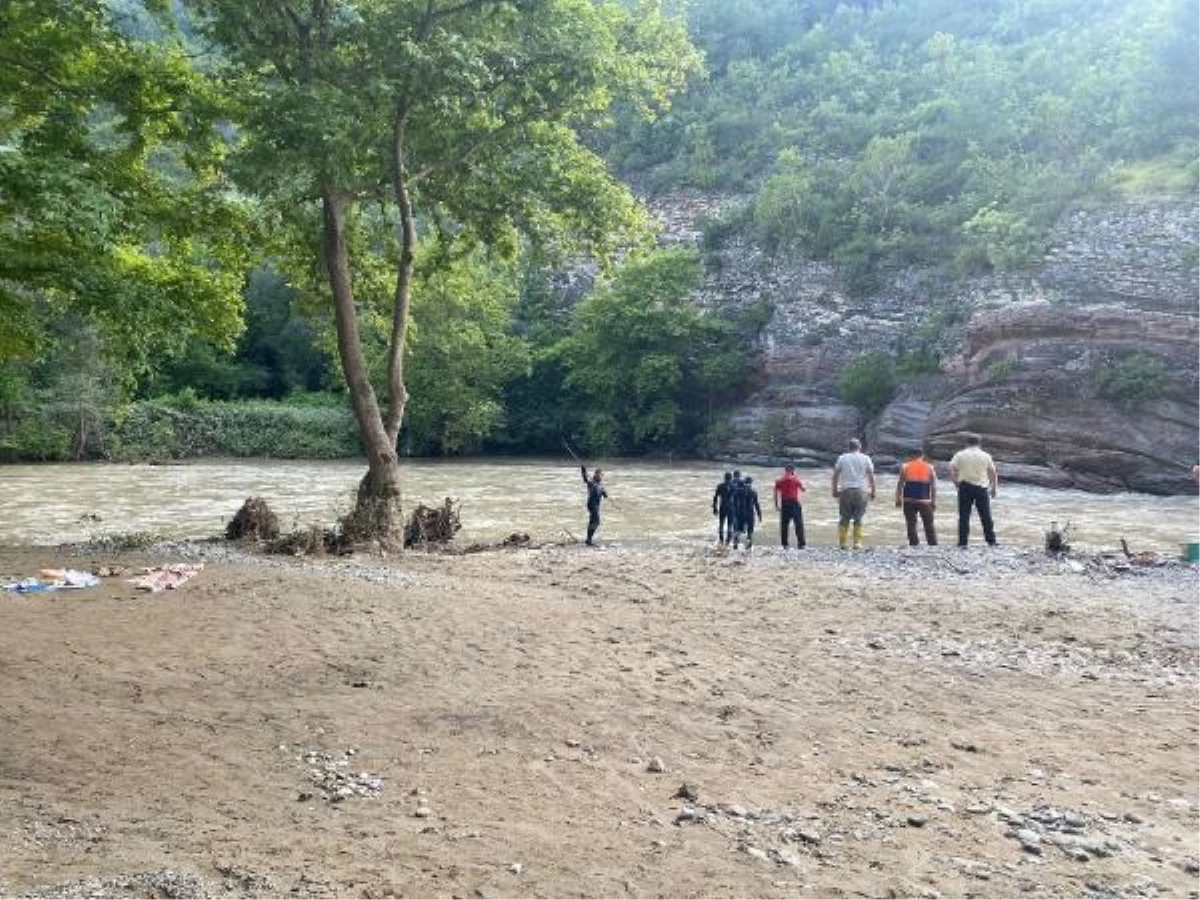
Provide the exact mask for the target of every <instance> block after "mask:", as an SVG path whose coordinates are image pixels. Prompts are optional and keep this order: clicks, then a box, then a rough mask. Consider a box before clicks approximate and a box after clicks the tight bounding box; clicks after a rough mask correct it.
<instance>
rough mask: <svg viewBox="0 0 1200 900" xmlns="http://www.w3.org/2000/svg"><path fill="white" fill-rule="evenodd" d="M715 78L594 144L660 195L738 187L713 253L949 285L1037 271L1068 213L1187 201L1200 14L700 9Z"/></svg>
mask: <svg viewBox="0 0 1200 900" xmlns="http://www.w3.org/2000/svg"><path fill="white" fill-rule="evenodd" d="M689 19H690V27H691V33H692V35H693V38H694V40H695V41H696V42H697V43H698V44H699V46H700V47H701V48H702V49H703V50H704V51H705V55H706V59H707V60H708V65H709V73H710V74H709V78H708V80H707V81H706V82H704V83H702V84H699V85H697V86H696V87H695V88H694V89H693V90H692V91H691V92H690V93H689V94H688V95H687V97H685V98H684V99H683V100H682V101H680V102H677V103H676V104H675V105H674V107H673V109H672V111H671V113H670V114H669V115H668V116H666V117H664V118H663V119H662V120H660V121H658V122H654V123H641V122H638V121H637V120H635V119H630V120H629V121H627V122H623V123H622V127H620V128H618V129H615V130H614V131H613V132H612V133H611V134H610V135H609V136H608V144H607V151H608V154H609V157H610V159H612V160H613V162H614V164H615V165H617V166H618V168H619V170H620V171H621V172H622V173H623V174H625V175H626V177H629V178H631V179H633V180H634V181H635V183H637V184H638V185H640V186H642V187H643V188H644V189H645V190H647V191H649V192H651V193H655V192H661V191H669V190H678V189H680V188H692V189H695V190H699V191H704V192H720V193H734V194H739V195H744V196H745V198H746V202H745V203H744V205H741V206H738V207H736V208H735V210H734V211H733V213H732V214H730V215H729V216H728V217H727V220H726V221H723V222H720V223H714V227H713V228H711V229H710V234H709V237H710V240H713V241H720V240H721V239H722V237H723V236H724V235H727V234H728V233H729V232H730V230H738V231H743V232H748V233H750V234H751V235H752V236H753V237H754V238H755V239H756V240H757V241H758V242H759V243H760V244H761V245H762V246H763V247H764V248H765V249H767V250H768V251H771V252H775V253H782V254H788V253H800V254H806V255H811V256H816V257H820V258H826V259H829V260H832V261H834V262H836V263H837V265H838V266H839V269H840V271H841V273H842V275H843V277H844V279H845V281H846V283H847V285H848V286H849V287H850V288H851V289H859V290H860V291H861V290H867V289H869V288H871V287H873V286H875V285H877V283H878V276H879V273H880V270H881V266H886V265H888V264H897V263H900V264H903V263H920V264H922V265H934V266H944V267H947V268H952V269H953V271H955V272H957V273H960V274H975V273H979V272H985V271H992V270H997V269H1000V270H1005V269H1016V268H1021V267H1023V266H1027V265H1028V264H1030V263H1031V262H1034V261H1036V260H1038V259H1040V257H1041V255H1042V253H1043V251H1044V248H1045V237H1046V232H1047V230H1048V229H1049V227H1050V226H1052V225H1053V224H1054V222H1055V221H1056V220H1057V219H1058V217H1059V215H1060V214H1061V213H1062V211H1063V209H1064V208H1065V207H1066V206H1067V205H1068V204H1071V203H1074V202H1077V201H1080V200H1089V199H1093V200H1094V199H1102V198H1104V197H1106V196H1111V195H1112V194H1114V193H1117V192H1134V193H1140V194H1145V193H1151V194H1161V193H1167V194H1175V195H1185V196H1187V195H1194V194H1195V192H1196V187H1197V129H1198V128H1200V124H1198V120H1197V109H1198V106H1200V98H1198V93H1197V74H1196V73H1197V69H1198V67H1200V59H1198V54H1197V47H1198V40H1197V5H1196V4H1195V3H1191V2H1186V0H1147V2H1125V0H1035V2H1027V0H972V2H956V0H897V2H888V3H878V2H871V0H867V2H861V3H846V2H841V0H828V2H822V0H758V2H748V0H743V2H724V0H697V2H695V3H693V4H691V6H690V7H689Z"/></svg>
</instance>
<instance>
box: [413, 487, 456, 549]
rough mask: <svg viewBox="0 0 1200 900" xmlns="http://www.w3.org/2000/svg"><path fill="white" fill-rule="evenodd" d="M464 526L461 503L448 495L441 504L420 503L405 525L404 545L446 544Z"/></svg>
mask: <svg viewBox="0 0 1200 900" xmlns="http://www.w3.org/2000/svg"><path fill="white" fill-rule="evenodd" d="M460 528H462V521H461V519H460V518H459V504H458V503H457V502H456V501H455V500H453V499H451V498H450V497H447V498H446V500H445V502H443V503H442V505H441V506H426V505H425V504H423V503H422V504H418V506H417V508H416V509H414V510H413V513H412V516H410V517H409V520H408V524H407V525H405V526H404V546H405V547H415V546H418V545H420V544H445V543H448V542H449V541H451V540H452V539H453V538H454V534H455V532H457V531H458V530H459V529H460Z"/></svg>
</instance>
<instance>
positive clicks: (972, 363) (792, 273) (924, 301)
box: [665, 200, 1200, 493]
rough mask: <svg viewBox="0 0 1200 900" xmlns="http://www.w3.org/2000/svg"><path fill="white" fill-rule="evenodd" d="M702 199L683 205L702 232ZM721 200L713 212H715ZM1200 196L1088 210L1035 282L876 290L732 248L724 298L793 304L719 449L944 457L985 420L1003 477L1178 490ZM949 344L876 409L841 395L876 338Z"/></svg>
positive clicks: (1188, 440)
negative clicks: (847, 371)
mask: <svg viewBox="0 0 1200 900" xmlns="http://www.w3.org/2000/svg"><path fill="white" fill-rule="evenodd" d="M690 208H692V203H691V202H690V201H684V202H678V200H677V201H676V202H674V203H672V204H669V205H668V212H667V213H666V214H665V219H666V220H667V221H668V222H669V223H670V227H669V230H670V231H672V233H676V234H679V235H680V238H679V239H683V240H687V239H691V238H692V237H694V235H695V229H694V228H692V229H689V228H688V227H687V222H688V221H689V218H688V210H689V209H690ZM712 209H713V203H712V202H711V201H705V202H704V204H703V208H702V211H703V212H705V213H709V214H711V211H712ZM1198 213H1200V210H1198V208H1197V204H1196V203H1195V202H1155V203H1149V202H1148V203H1139V204H1132V203H1130V204H1123V205H1113V206H1109V207H1105V208H1102V209H1087V210H1077V211H1074V212H1071V213H1069V214H1068V215H1066V216H1065V217H1064V218H1063V220H1062V221H1061V222H1060V224H1059V226H1058V227H1057V229H1056V230H1055V233H1054V234H1053V236H1052V240H1051V248H1050V251H1049V253H1048V254H1047V256H1046V258H1045V261H1044V263H1043V264H1042V265H1041V266H1040V267H1039V268H1038V269H1037V270H1036V271H1034V272H1032V273H1029V274H1028V275H1025V276H1022V277H989V278H983V279H974V280H970V281H966V282H963V281H957V282H956V281H948V280H944V279H941V278H939V277H937V276H935V275H932V274H930V273H924V272H916V271H907V272H903V273H899V274H898V275H897V276H896V277H894V278H893V280H892V282H891V284H890V285H889V286H888V287H887V289H885V290H883V291H880V292H879V293H877V294H876V295H874V296H871V297H867V298H864V299H853V298H850V297H848V296H846V295H845V294H844V293H843V292H842V291H841V290H840V289H839V288H838V286H837V280H836V278H835V274H836V273H835V272H834V271H833V270H832V268H831V267H829V266H827V265H824V264H821V263H814V262H810V261H801V260H771V259H767V258H765V257H763V256H762V255H761V254H760V253H758V252H757V251H755V250H754V249H753V248H750V247H745V246H742V247H732V248H727V249H726V250H724V251H723V253H722V259H721V268H720V270H719V272H718V273H717V274H716V275H714V276H713V277H712V278H711V279H710V282H709V284H708V286H707V288H706V298H705V299H706V302H712V303H731V302H732V303H739V302H750V301H754V300H757V299H759V298H761V297H766V298H767V299H769V300H771V301H772V303H773V304H774V307H775V314H774V318H773V320H772V322H771V323H770V325H769V326H768V328H767V331H766V333H765V335H764V336H763V343H762V353H761V376H760V381H759V383H758V386H757V388H756V389H755V390H754V392H753V393H752V395H751V396H750V397H749V398H748V399H747V401H746V403H745V404H744V405H743V406H742V407H741V408H740V409H739V410H738V411H736V413H735V414H734V415H733V416H732V417H731V420H730V422H729V436H728V437H727V438H726V439H723V440H721V441H720V442H719V443H718V445H717V446H716V448H715V450H716V452H717V454H718V455H721V456H728V457H733V458H735V459H739V460H742V461H746V462H760V463H776V462H779V461H782V460H783V459H794V460H797V461H798V462H800V463H802V464H804V463H807V464H812V465H826V464H829V463H830V462H832V460H833V458H834V457H835V456H836V454H837V453H839V452H841V450H842V449H843V447H844V445H845V442H846V440H847V439H848V438H849V437H850V436H852V435H854V434H856V433H860V432H862V433H865V435H866V437H867V444H868V449H869V450H871V451H872V452H873V454H874V455H875V457H876V460H877V462H879V463H881V464H882V465H884V466H887V465H889V464H890V463H892V462H894V461H895V458H896V457H898V456H899V455H901V454H902V453H903V452H904V451H905V450H907V449H909V448H911V447H914V446H923V447H924V448H925V449H926V451H927V452H929V453H930V454H931V455H932V456H933V457H934V458H935V459H938V460H944V459H947V458H949V456H950V455H951V454H952V453H953V452H954V450H956V449H958V447H960V446H961V445H962V442H963V437H964V435H965V434H966V433H968V432H975V433H978V434H980V435H981V436H982V437H983V441H984V445H985V447H986V448H987V449H989V450H990V451H991V452H992V453H993V455H994V456H995V457H996V459H997V463H998V465H999V468H1000V469H1001V476H1002V477H1004V478H1007V479H1009V480H1014V481H1029V482H1034V483H1038V484H1044V485H1047V486H1056V487H1076V488H1082V489H1085V490H1097V491H1116V490H1127V489H1128V490H1137V491H1147V492H1152V493H1176V492H1183V491H1188V490H1194V487H1193V486H1192V485H1191V483H1190V482H1189V480H1188V474H1189V472H1190V469H1191V466H1192V465H1193V464H1195V463H1196V462H1197V454H1198V453H1200V447H1198V443H1200V440H1198V434H1200V404H1198V390H1200V381H1198V373H1197V369H1198V365H1197V361H1198V358H1200V341H1198V333H1197V320H1198V314H1200V309H1198V298H1200V277H1198V271H1197V247H1198V243H1200V240H1198V235H1197V221H1198ZM918 340H919V341H921V342H923V345H924V346H926V347H930V346H932V347H933V348H934V349H935V352H936V355H937V357H938V359H939V361H940V368H941V371H940V373H937V374H933V375H929V376H923V377H922V378H921V379H919V380H917V381H915V382H913V383H909V384H905V385H902V386H901V388H900V389H899V391H898V392H897V395H896V397H895V399H894V400H893V401H892V403H891V404H889V406H888V407H887V408H886V409H885V410H884V411H883V413H882V414H881V415H880V416H879V417H877V418H876V419H875V420H874V421H871V422H863V421H861V420H860V416H859V413H858V411H857V410H856V409H854V408H853V407H851V406H849V405H848V404H846V403H844V402H843V401H841V400H840V399H839V398H838V393H837V387H836V385H837V377H838V374H839V373H840V372H841V371H842V369H843V368H844V367H845V366H846V365H848V364H849V363H850V362H852V361H853V360H854V359H856V358H858V357H859V356H860V355H861V354H863V353H864V352H866V351H868V350H873V349H879V350H884V351H886V352H889V353H892V354H897V353H899V352H901V351H902V350H904V349H912V348H913V347H914V346H915V345H916V343H917V342H918Z"/></svg>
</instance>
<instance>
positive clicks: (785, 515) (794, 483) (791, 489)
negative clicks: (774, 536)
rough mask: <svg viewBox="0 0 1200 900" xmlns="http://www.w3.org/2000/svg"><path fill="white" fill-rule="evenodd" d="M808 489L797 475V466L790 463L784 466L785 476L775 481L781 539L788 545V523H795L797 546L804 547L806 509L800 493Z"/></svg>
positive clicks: (783, 543)
mask: <svg viewBox="0 0 1200 900" xmlns="http://www.w3.org/2000/svg"><path fill="white" fill-rule="evenodd" d="M806 490H808V489H807V488H806V487H805V486H804V482H803V481H801V480H800V477H799V476H798V475H796V467H795V466H793V465H791V464H790V463H789V464H788V465H786V466H784V467H783V476H782V477H780V478H779V479H777V480H776V482H775V494H774V497H775V509H776V510H777V511H778V512H779V539H780V543H781V544H782V545H783V546H784V547H786V546H787V545H788V525H789V524H791V523H795V527H796V546H797V547H800V548H803V547H804V509H803V507H801V505H800V495H801V494H803V493H804V492H805V491H806Z"/></svg>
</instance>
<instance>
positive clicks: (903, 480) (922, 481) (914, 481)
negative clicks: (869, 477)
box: [896, 448, 937, 547]
mask: <svg viewBox="0 0 1200 900" xmlns="http://www.w3.org/2000/svg"><path fill="white" fill-rule="evenodd" d="M896 506H897V507H898V508H903V510H904V525H905V528H906V529H907V531H908V544H909V546H910V547H915V546H917V545H918V544H919V543H921V540H920V538H918V537H917V517H918V516H919V517H920V519H921V526H922V527H923V528H924V530H925V543H926V544H928V545H929V546H930V547H936V546H937V531H936V530H935V529H934V527H933V512H934V510H935V509H936V508H937V473H936V472H934V470H933V466H931V465H930V464H929V463H928V462H927V461H926V459H925V453H924V451H922V450H921V449H920V448H917V449H915V450H913V451H912V452H911V453H909V454H908V461H907V462H905V463H904V465H902V466H901V467H900V479H899V480H898V481H897V482H896Z"/></svg>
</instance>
